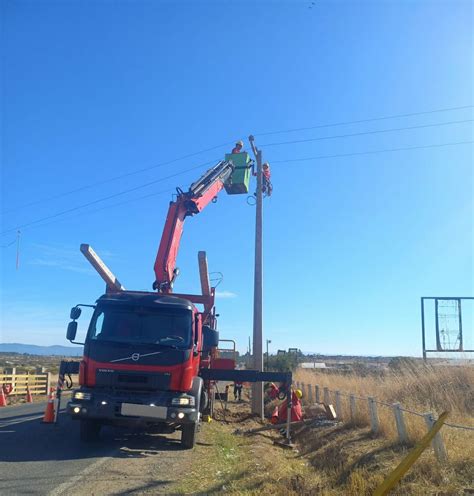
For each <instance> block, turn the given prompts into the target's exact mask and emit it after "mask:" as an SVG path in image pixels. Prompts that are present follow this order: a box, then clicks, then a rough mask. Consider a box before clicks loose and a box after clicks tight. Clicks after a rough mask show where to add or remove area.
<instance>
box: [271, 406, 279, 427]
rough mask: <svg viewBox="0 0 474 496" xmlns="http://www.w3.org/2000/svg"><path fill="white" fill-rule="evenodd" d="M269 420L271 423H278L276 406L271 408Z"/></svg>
mask: <svg viewBox="0 0 474 496" xmlns="http://www.w3.org/2000/svg"><path fill="white" fill-rule="evenodd" d="M270 422H271V423H272V424H277V423H278V406H275V408H274V410H273V413H272V417H271V419H270Z"/></svg>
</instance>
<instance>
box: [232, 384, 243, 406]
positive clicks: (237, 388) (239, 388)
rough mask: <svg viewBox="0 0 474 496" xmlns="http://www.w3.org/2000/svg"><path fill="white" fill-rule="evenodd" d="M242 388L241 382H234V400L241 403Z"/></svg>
mask: <svg viewBox="0 0 474 496" xmlns="http://www.w3.org/2000/svg"><path fill="white" fill-rule="evenodd" d="M242 386H243V384H242V383H241V382H234V400H235V401H237V399H238V400H239V401H242Z"/></svg>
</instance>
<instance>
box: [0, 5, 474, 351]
mask: <svg viewBox="0 0 474 496" xmlns="http://www.w3.org/2000/svg"><path fill="white" fill-rule="evenodd" d="M310 7H311V8H310ZM1 8H2V18H3V27H2V36H3V43H2V49H1V50H2V65H3V69H2V74H3V78H2V83H3V85H2V89H3V92H2V111H1V114H2V133H1V136H2V155H1V161H2V176H1V181H2V183H1V192H2V212H3V215H2V229H1V231H2V233H4V234H3V235H2V236H1V238H0V241H1V243H2V249H1V255H2V290H1V291H2V292H1V295H2V334H1V335H0V340H1V341H3V342H25V343H36V344H66V343H67V342H66V340H65V337H64V335H65V329H66V325H67V322H68V313H69V309H70V307H71V306H72V305H74V304H76V303H79V302H80V303H90V302H93V301H94V300H95V298H97V297H98V296H99V295H100V294H101V292H102V291H103V289H104V288H103V284H102V282H101V280H100V279H99V278H98V276H96V275H95V273H94V272H93V270H92V269H90V268H89V266H88V263H87V262H86V260H85V259H83V257H82V255H81V254H80V253H79V245H80V243H84V242H86V243H90V244H91V245H92V246H93V247H94V249H95V250H96V251H97V252H98V253H99V254H101V256H102V257H103V259H104V260H105V261H106V263H108V264H109V266H110V267H111V268H112V270H113V271H114V272H115V273H116V274H117V276H118V277H119V279H120V280H121V281H122V282H123V284H124V285H125V286H126V287H127V288H130V289H141V290H149V289H151V284H152V282H153V280H154V274H153V263H154V258H155V255H156V250H157V247H158V243H159V239H160V236H161V230H162V227H163V223H164V219H165V215H166V211H167V207H168V201H169V200H170V198H171V194H172V192H173V190H174V188H175V187H176V186H180V187H182V188H187V187H188V186H189V184H190V183H191V182H193V181H194V180H195V179H196V178H197V177H198V176H199V174H200V173H201V171H202V172H203V171H204V170H205V169H206V167H208V166H206V165H202V164H205V163H207V162H209V163H210V164H212V163H214V162H216V161H217V159H219V158H221V157H222V156H223V154H224V153H225V152H227V151H229V148H230V145H228V144H227V145H225V146H218V145H221V144H226V143H230V142H232V141H234V140H236V139H241V138H242V139H243V138H246V137H247V136H248V135H249V134H251V133H253V134H255V135H256V140H257V144H258V145H259V146H260V147H261V148H262V150H263V154H264V159H265V160H268V161H269V162H270V164H271V165H272V181H273V185H274V195H273V196H272V198H271V199H267V200H266V201H265V219H264V224H265V239H264V252H265V323H264V329H265V337H268V338H269V339H271V340H272V344H271V346H270V349H271V350H272V349H273V350H276V349H277V348H287V347H299V348H301V349H303V350H311V351H316V352H322V353H344V354H348V353H355V354H387V355H396V354H406V355H417V354H419V353H420V347H421V345H420V338H419V328H420V316H419V298H420V296H422V295H439V294H443V295H456V296H457V295H461V296H463V295H472V294H473V203H472V197H473V151H472V144H461V145H450V146H443V147H431V148H418V149H412V150H404V151H393V152H385V153H371V154H364V153H362V152H369V151H377V150H386V149H394V148H395V149H397V148H410V147H424V146H427V145H437V144H445V143H458V142H466V141H472V140H473V126H472V122H470V120H472V119H473V109H472V105H473V93H472V88H473V83H474V81H473V53H472V41H473V40H472V32H471V28H472V19H473V7H472V4H471V2H469V1H445V2H442V1H439V2H435V1H416V2H415V1H397V2H395V1H383V2H380V1H372V2H369V1H361V2H359V1H328V0H318V1H316V2H315V4H314V5H312V2H308V1H296V0H295V1H288V2H276V1H275V2H273V1H260V2H250V1H248V2H227V1H222V2H217V1H215V2H164V1H162V2H161V1H154V2H152V1H148V2H147V1H135V2H131V1H117V2H110V1H94V2H92V1H90V2H83V1H73V0H71V1H68V2H48V1H21V0H20V1H4V2H2V3H1ZM467 106H471V107H467ZM454 107H465V108H458V109H456V110H450V111H443V112H433V113H426V114H422V115H414V116H407V117H398V118H391V119H385V120H378V121H370V122H360V123H353V124H345V125H338V126H332V127H321V128H316V129H310V130H306V131H295V132H290V133H282V134H275V135H265V134H264V133H267V132H272V131H279V130H288V129H294V128H304V127H313V126H318V125H328V124H333V123H341V122H352V121H356V120H364V119H370V118H374V117H381V116H391V115H398V114H408V113H418V112H424V111H431V110H436V109H445V108H454ZM460 121H463V122H460ZM466 121H467V122H466ZM447 123H449V124H447ZM432 124H433V126H431V127H420V126H427V125H432ZM438 124H442V125H438ZM400 128H411V129H403V130H399V131H387V132H377V133H372V134H358V135H357V136H349V137H347V136H346V137H338V138H334V136H340V135H347V134H357V133H364V132H367V133H369V132H374V131H381V130H390V129H400ZM413 128H415V129H413ZM315 138H327V139H318V140H314V141H306V142H300V143H293V144H284V145H274V143H278V142H288V141H298V140H309V139H315ZM272 144H273V145H272ZM212 147H217V148H216V149H214V150H212V151H208V152H204V153H201V154H198V155H195V156H193V157H189V158H187V159H182V160H177V161H174V162H172V163H170V164H167V165H162V166H159V167H154V168H151V167H152V166H155V165H159V164H163V163H165V162H168V161H172V160H174V159H176V158H179V157H183V156H185V155H188V154H191V153H194V152H198V151H200V150H203V149H207V148H212ZM247 147H248V145H247ZM328 155H345V156H339V157H333V158H316V159H312V160H306V161H298V160H297V159H303V158H310V157H327V156H328ZM200 165H202V167H200V168H199V169H198V170H193V171H189V172H184V173H182V171H186V170H187V169H191V168H195V167H197V166H200ZM143 168H149V169H148V170H147V171H144V172H141V173H137V174H133V175H129V176H127V177H125V178H121V179H114V178H115V177H116V176H120V175H123V174H127V173H129V172H133V171H137V170H140V169H143ZM174 174H179V175H178V176H176V177H173V178H168V179H167V177H168V176H171V175H174ZM158 180H159V181H158ZM151 181H156V182H155V183H153V184H151V185H149V186H146V187H143V188H139V189H137V190H136V191H133V192H129V193H125V194H121V195H120V196H118V197H116V198H112V199H109V200H106V201H101V202H98V203H95V204H93V205H91V206H89V207H85V208H77V209H76V210H74V211H73V212H70V213H68V214H65V215H58V216H56V217H53V218H51V219H49V220H45V221H41V222H36V223H33V224H31V225H30V226H29V227H27V226H26V227H24V228H21V231H22V235H21V249H20V268H19V270H15V256H16V253H15V245H11V246H7V245H9V244H10V243H11V242H12V241H13V240H14V239H15V230H16V228H17V227H18V226H22V225H25V224H29V223H30V222H35V221H37V220H39V219H43V218H46V217H49V216H54V215H56V214H57V213H60V212H63V211H65V210H68V209H73V208H75V207H79V206H81V205H83V204H86V203H89V202H93V201H96V200H100V199H102V198H104V197H107V196H110V195H114V194H116V193H120V192H123V191H124V190H127V189H131V188H134V187H138V186H141V185H143V184H145V183H147V182H151ZM74 190H77V191H75V192H74V193H70V192H71V191H74ZM145 196H147V197H146V198H143V197H145ZM124 202H127V203H124ZM31 203H33V204H31ZM28 204H31V205H28ZM25 205H28V206H25ZM253 230H254V207H251V206H249V205H248V204H247V202H246V198H245V196H226V195H225V193H223V194H221V196H220V198H219V201H218V203H217V204H216V205H213V204H212V205H210V206H209V207H208V209H206V210H205V211H204V212H203V213H202V214H200V215H199V216H197V217H195V218H192V219H188V220H187V222H186V226H185V233H184V236H183V241H182V247H181V251H180V255H179V260H178V262H179V263H178V265H179V267H180V269H181V276H180V278H179V280H178V282H177V284H176V288H175V289H176V291H180V292H190V291H198V272H197V251H198V250H206V251H207V253H208V259H209V264H210V268H211V270H213V271H221V272H223V274H224V280H223V282H222V283H221V285H220V286H219V288H218V289H219V291H220V297H219V298H218V300H217V306H218V311H219V313H220V315H221V317H220V330H221V335H222V337H224V338H234V339H236V340H237V341H238V347H239V349H241V350H243V351H245V349H246V346H247V339H248V336H249V335H251V332H252V301H253V293H252V283H253ZM470 319H471V324H472V318H470ZM81 324H82V325H83V326H85V324H86V319H85V318H84V320H83V321H82V322H81ZM466 332H469V331H468V330H466ZM470 332H471V334H470V338H471V339H472V337H473V336H472V332H473V331H472V326H471V327H470ZM468 337H469V336H468Z"/></svg>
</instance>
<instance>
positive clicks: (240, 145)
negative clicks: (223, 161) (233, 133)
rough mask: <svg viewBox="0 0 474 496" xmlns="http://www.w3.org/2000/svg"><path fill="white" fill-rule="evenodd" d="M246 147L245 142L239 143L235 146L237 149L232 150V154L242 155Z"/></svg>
mask: <svg viewBox="0 0 474 496" xmlns="http://www.w3.org/2000/svg"><path fill="white" fill-rule="evenodd" d="M243 147H244V142H243V141H237V143H236V144H235V147H234V148H233V149H232V153H240V152H241V151H242V148H243Z"/></svg>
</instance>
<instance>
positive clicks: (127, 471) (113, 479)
mask: <svg viewBox="0 0 474 496" xmlns="http://www.w3.org/2000/svg"><path fill="white" fill-rule="evenodd" d="M45 406H46V404H45V403H30V404H23V405H20V406H9V407H5V408H0V494H1V495H2V496H7V495H26V494H27V495H50V496H59V495H62V494H67V495H68V496H71V495H82V494H84V495H85V494H87V495H88V496H91V495H93V494H97V495H98V494H101V495H102V494H104V495H105V494H114V495H115V494H144V493H149V492H151V493H152V494H159V493H163V492H164V493H166V486H167V485H169V484H171V483H172V482H173V481H174V479H175V477H174V475H173V474H174V473H176V472H178V473H179V468H180V465H181V469H182V464H183V463H185V462H186V461H187V460H189V456H190V454H191V453H192V452H189V451H183V450H182V449H181V446H180V443H179V433H175V434H173V435H168V436H160V435H156V434H155V435H153V434H146V433H140V432H133V431H124V430H118V429H112V428H104V429H103V430H102V433H101V442H99V443H97V444H91V445H84V444H82V443H80V441H79V425H78V423H77V422H74V421H72V420H71V419H70V418H69V417H68V416H66V415H65V414H64V413H60V415H59V422H58V425H56V426H55V425H53V424H43V423H42V418H43V412H44V409H45ZM165 452H166V456H163V455H164V454H165ZM181 473H182V472H181ZM177 477H178V475H177Z"/></svg>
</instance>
